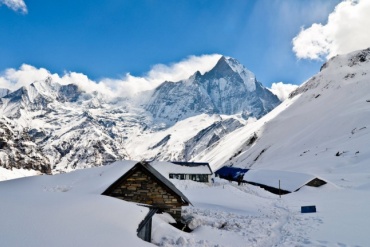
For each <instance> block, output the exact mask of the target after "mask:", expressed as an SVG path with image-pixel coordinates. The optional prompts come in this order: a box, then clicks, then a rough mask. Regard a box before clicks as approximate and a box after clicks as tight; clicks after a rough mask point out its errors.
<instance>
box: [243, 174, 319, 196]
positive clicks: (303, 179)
mask: <svg viewBox="0 0 370 247" xmlns="http://www.w3.org/2000/svg"><path fill="white" fill-rule="evenodd" d="M314 178H316V177H315V176H314V175H311V174H306V173H299V172H290V171H276V170H249V171H248V172H247V173H245V174H244V177H243V180H244V181H247V182H253V183H258V184H262V185H267V186H269V187H273V188H279V180H280V188H281V189H282V190H286V191H290V192H293V191H296V190H297V189H299V188H301V187H302V186H304V185H305V184H307V183H308V182H310V181H311V180H313V179H314Z"/></svg>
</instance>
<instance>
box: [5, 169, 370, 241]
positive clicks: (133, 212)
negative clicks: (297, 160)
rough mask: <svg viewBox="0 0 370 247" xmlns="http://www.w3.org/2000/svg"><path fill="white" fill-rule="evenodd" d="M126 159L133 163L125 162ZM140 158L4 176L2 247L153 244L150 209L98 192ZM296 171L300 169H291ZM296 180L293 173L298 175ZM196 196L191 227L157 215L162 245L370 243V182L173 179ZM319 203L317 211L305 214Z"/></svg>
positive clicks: (187, 213)
mask: <svg viewBox="0 0 370 247" xmlns="http://www.w3.org/2000/svg"><path fill="white" fill-rule="evenodd" d="M123 164H126V165H127V166H123ZM133 164H135V162H121V163H119V162H118V163H116V164H114V165H109V166H104V167H98V168H90V169H84V170H78V171H74V172H71V173H66V174H59V175H53V176H47V175H43V176H33V177H26V178H21V179H13V180H8V181H3V182H0V198H1V204H0V219H1V221H0V246H147V245H148V246H149V245H150V243H146V242H143V241H142V240H140V239H139V238H138V237H137V236H136V230H137V227H138V224H139V223H140V222H141V220H143V218H144V217H145V215H146V214H147V212H148V209H147V208H144V207H140V206H137V205H136V204H133V203H129V202H125V201H122V200H117V199H115V198H110V197H107V196H102V195H100V194H101V192H102V191H104V189H105V188H107V186H109V184H110V183H111V182H112V181H115V180H116V179H117V178H118V177H120V175H121V174H123V173H124V172H126V171H127V170H128V169H129V168H130V167H132V166H133ZM290 174H291V175H292V176H294V174H295V173H290ZM292 179H294V178H292ZM171 182H172V183H174V184H175V185H176V186H177V187H178V188H179V189H180V190H181V191H182V192H183V193H184V194H185V195H186V196H187V197H188V198H189V200H190V201H191V202H192V204H193V206H188V207H184V208H183V216H184V217H185V219H187V220H188V222H189V226H190V228H191V229H193V231H192V232H191V233H186V232H182V231H180V230H178V229H176V228H174V227H172V226H171V225H169V224H167V222H171V219H170V218H168V217H166V215H156V216H155V217H154V220H153V235H152V243H153V244H155V245H159V246H199V247H200V246H218V247H221V246H231V247H234V246H256V247H257V246H260V247H265V246H286V247H288V246H307V247H308V246H333V247H344V246H368V243H370V235H369V234H368V230H369V227H368V225H369V224H368V219H369V218H370V211H369V210H368V203H369V198H370V183H363V184H362V185H360V186H356V187H351V188H345V187H343V186H342V187H340V186H337V185H335V184H333V183H331V182H330V181H329V183H328V184H326V185H324V186H322V187H319V188H312V187H307V186H305V187H303V188H301V189H300V190H299V191H297V192H293V193H291V194H288V195H284V196H282V197H281V198H280V197H279V196H278V195H274V194H271V193H269V192H267V191H265V190H263V189H261V188H259V187H256V186H253V185H249V184H243V185H240V186H238V185H237V183H234V182H233V183H230V182H228V181H225V180H222V179H218V178H214V183H211V184H204V183H197V182H194V181H184V180H176V179H171ZM309 205H315V206H316V208H317V213H310V214H302V213H300V208H301V206H309Z"/></svg>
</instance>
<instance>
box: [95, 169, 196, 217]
mask: <svg viewBox="0 0 370 247" xmlns="http://www.w3.org/2000/svg"><path fill="white" fill-rule="evenodd" d="M102 195H106V196H111V197H115V198H118V199H121V200H125V201H131V202H136V203H141V204H146V205H151V206H152V207H154V208H158V209H159V211H163V212H167V213H169V214H170V215H172V217H173V218H174V219H175V220H176V221H180V220H181V207H182V206H188V205H189V204H191V203H190V201H189V199H188V198H186V196H185V195H184V194H183V193H182V192H181V191H179V190H178V189H177V188H176V187H175V186H174V185H173V184H172V183H171V182H170V181H169V180H168V179H166V178H165V177H164V176H162V175H161V174H160V173H159V172H158V171H157V170H156V169H154V168H153V167H152V166H151V165H150V164H149V163H148V162H139V163H137V164H136V165H134V166H133V167H132V168H131V169H129V170H128V171H127V172H126V173H125V174H123V175H122V176H121V177H120V178H118V179H117V180H116V181H115V182H114V183H113V184H111V185H110V186H109V187H108V188H107V189H106V190H105V191H104V192H103V193H102Z"/></svg>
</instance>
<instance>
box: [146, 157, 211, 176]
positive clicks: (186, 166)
mask: <svg viewBox="0 0 370 247" xmlns="http://www.w3.org/2000/svg"><path fill="white" fill-rule="evenodd" d="M150 164H151V165H152V166H153V167H154V168H155V169H156V170H158V171H159V172H160V173H161V174H162V175H163V176H165V177H167V178H168V176H169V174H170V173H174V174H209V175H211V174H212V170H211V168H210V167H209V164H208V163H194V162H190V163H189V162H176V163H175V162H164V161H153V162H150Z"/></svg>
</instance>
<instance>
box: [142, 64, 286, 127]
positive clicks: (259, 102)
mask: <svg viewBox="0 0 370 247" xmlns="http://www.w3.org/2000/svg"><path fill="white" fill-rule="evenodd" d="M279 103H280V101H279V99H278V98H277V97H276V96H275V95H274V94H272V93H271V92H270V91H269V90H267V89H266V88H264V87H263V86H262V85H261V83H259V82H258V81H257V80H256V78H255V76H254V74H253V73H252V72H250V71H248V70H247V69H245V68H244V67H243V66H242V65H241V64H240V63H238V62H237V61H236V60H235V59H232V58H226V57H221V58H220V60H219V61H218V63H217V64H216V66H215V67H214V68H213V69H212V70H210V71H209V72H206V73H205V74H204V75H201V74H200V73H199V72H197V73H195V74H194V75H193V76H192V77H190V78H189V79H188V80H184V81H180V82H165V83H163V84H162V85H160V86H159V87H158V88H157V89H156V90H155V92H154V93H153V95H152V97H151V99H150V100H149V102H148V103H147V104H146V109H147V110H148V111H149V112H151V113H152V114H153V116H154V117H155V118H158V119H164V120H167V121H168V122H176V121H178V120H181V119H184V118H186V117H190V116H194V115H198V114H200V113H208V114H226V115H232V114H238V113H242V114H243V115H244V116H245V118H248V117H256V118H260V117H262V116H263V115H264V114H266V113H267V112H269V111H271V110H272V109H273V108H275V107H276V106H277V105H278V104H279Z"/></svg>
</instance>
